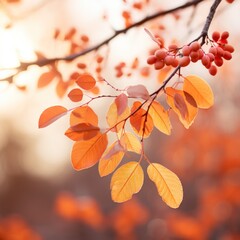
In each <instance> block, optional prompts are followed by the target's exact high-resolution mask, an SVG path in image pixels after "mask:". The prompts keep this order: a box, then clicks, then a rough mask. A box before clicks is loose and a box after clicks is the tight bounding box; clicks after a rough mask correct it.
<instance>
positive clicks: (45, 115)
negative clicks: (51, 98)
mask: <svg viewBox="0 0 240 240" xmlns="http://www.w3.org/2000/svg"><path fill="white" fill-rule="evenodd" d="M67 111H68V110H67V109H66V108H65V107H62V106H53V107H49V108H47V109H45V110H44V111H43V112H42V114H41V115H40V118H39V122H38V127H39V128H44V127H47V126H48V125H50V124H51V123H53V122H55V121H56V120H57V119H59V118H60V117H62V116H64V115H65V114H66V113H67Z"/></svg>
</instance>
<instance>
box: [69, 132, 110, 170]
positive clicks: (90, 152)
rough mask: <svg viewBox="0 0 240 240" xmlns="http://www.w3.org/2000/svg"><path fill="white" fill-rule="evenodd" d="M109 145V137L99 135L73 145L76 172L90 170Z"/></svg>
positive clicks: (72, 157)
mask: <svg viewBox="0 0 240 240" xmlns="http://www.w3.org/2000/svg"><path fill="white" fill-rule="evenodd" d="M107 145H108V139H107V135H106V134H105V133H104V134H102V133H99V134H98V135H97V136H95V137H94V138H91V139H90V140H88V141H78V142H76V143H75V144H74V145H73V149H72V156H71V159H72V164H73V167H74V168H75V169H76V170H82V169H86V168H90V167H92V166H93V165H95V164H96V163H97V162H98V161H99V160H100V158H101V157H102V154H103V153H104V151H105V149H106V148H107Z"/></svg>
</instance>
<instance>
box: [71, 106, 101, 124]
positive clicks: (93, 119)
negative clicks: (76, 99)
mask: <svg viewBox="0 0 240 240" xmlns="http://www.w3.org/2000/svg"><path fill="white" fill-rule="evenodd" d="M79 123H90V124H91V125H93V126H98V116H97V114H96V113H95V112H94V111H93V110H92V108H90V107H89V106H81V107H78V108H76V109H75V110H73V111H72V112H71V114H70V126H75V125H77V124H79Z"/></svg>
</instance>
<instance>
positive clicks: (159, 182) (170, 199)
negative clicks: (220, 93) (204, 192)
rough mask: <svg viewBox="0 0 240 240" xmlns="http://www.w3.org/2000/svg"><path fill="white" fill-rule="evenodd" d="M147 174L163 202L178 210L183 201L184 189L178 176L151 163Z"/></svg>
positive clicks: (159, 165)
mask: <svg viewBox="0 0 240 240" xmlns="http://www.w3.org/2000/svg"><path fill="white" fill-rule="evenodd" d="M147 173H148V176H149V178H150V179H151V180H152V181H153V182H154V183H155V185H156V187H157V190H158V193H159V195H160V196H161V197H162V199H163V201H164V202H165V203H166V204H167V205H168V206H169V207H171V208H178V207H179V205H180V204H181V202H182V199H183V189H182V184H181V182H180V180H179V178H178V177H177V175H176V174H175V173H173V172H171V171H170V170H169V169H167V168H165V167H163V166H162V165H161V164H158V163H151V164H150V165H149V166H148V168H147Z"/></svg>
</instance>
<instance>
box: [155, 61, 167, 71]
mask: <svg viewBox="0 0 240 240" xmlns="http://www.w3.org/2000/svg"><path fill="white" fill-rule="evenodd" d="M164 66H165V63H164V62H163V61H157V62H156V63H155V64H154V68H155V69H156V70H160V69H162V68H163V67H164Z"/></svg>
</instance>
